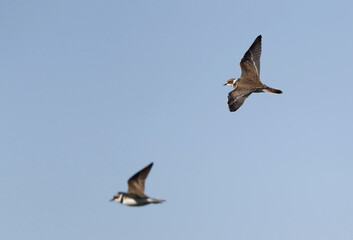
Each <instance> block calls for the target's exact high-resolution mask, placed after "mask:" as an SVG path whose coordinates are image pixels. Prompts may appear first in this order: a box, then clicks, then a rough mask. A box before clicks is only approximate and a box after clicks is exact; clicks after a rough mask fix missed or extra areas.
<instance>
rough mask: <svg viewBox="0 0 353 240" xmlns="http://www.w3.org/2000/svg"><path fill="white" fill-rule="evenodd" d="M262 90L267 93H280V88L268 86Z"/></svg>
mask: <svg viewBox="0 0 353 240" xmlns="http://www.w3.org/2000/svg"><path fill="white" fill-rule="evenodd" d="M263 91H264V92H267V93H275V94H281V93H282V91H281V90H279V89H276V88H270V87H267V88H264V89H263Z"/></svg>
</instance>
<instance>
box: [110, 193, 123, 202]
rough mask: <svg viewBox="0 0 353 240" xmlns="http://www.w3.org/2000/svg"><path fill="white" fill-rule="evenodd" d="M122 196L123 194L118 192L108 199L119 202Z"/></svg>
mask: <svg viewBox="0 0 353 240" xmlns="http://www.w3.org/2000/svg"><path fill="white" fill-rule="evenodd" d="M122 197H123V194H122V193H121V192H118V193H117V194H115V195H114V197H113V198H112V199H111V200H110V201H111V202H113V201H114V202H120V201H121V198H122Z"/></svg>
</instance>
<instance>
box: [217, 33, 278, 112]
mask: <svg viewBox="0 0 353 240" xmlns="http://www.w3.org/2000/svg"><path fill="white" fill-rule="evenodd" d="M261 38H262V37H261V35H259V36H258V37H257V38H256V39H255V41H254V42H253V44H251V46H250V48H249V49H248V51H246V53H245V54H244V56H243V58H242V59H241V61H240V68H241V76H240V78H230V79H229V80H228V81H227V82H226V83H225V84H224V86H225V85H228V86H231V87H233V88H234V90H233V91H231V92H229V94H228V106H229V111H231V112H235V111H236V110H238V108H240V107H241V105H243V103H244V101H245V99H246V98H247V97H249V96H250V94H252V93H253V92H255V93H258V92H268V93H276V94H281V93H282V91H281V90H279V89H275V88H271V87H268V86H266V85H265V84H263V83H262V82H261V81H260V57H261Z"/></svg>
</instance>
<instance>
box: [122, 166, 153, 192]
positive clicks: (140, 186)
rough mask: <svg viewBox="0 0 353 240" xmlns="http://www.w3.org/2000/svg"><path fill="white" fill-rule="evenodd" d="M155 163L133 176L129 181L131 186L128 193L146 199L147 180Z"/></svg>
mask: <svg viewBox="0 0 353 240" xmlns="http://www.w3.org/2000/svg"><path fill="white" fill-rule="evenodd" d="M152 166H153V163H151V164H149V165H148V166H147V167H145V168H144V169H142V170H141V171H139V172H137V173H136V174H135V175H134V176H132V177H131V178H130V179H129V180H128V181H127V184H128V186H129V188H128V191H127V192H128V193H132V194H136V195H138V196H140V197H146V195H145V179H146V178H147V176H148V173H149V172H150V170H151V168H152Z"/></svg>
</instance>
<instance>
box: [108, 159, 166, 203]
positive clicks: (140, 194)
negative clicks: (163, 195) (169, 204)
mask: <svg viewBox="0 0 353 240" xmlns="http://www.w3.org/2000/svg"><path fill="white" fill-rule="evenodd" d="M152 166H153V163H150V164H149V165H148V166H146V167H145V168H144V169H142V170H140V171H139V172H137V173H135V175H133V176H132V177H131V178H130V179H129V180H128V181H127V184H128V186H129V188H128V190H127V193H125V192H118V193H117V194H115V195H114V197H113V199H111V200H110V201H114V202H119V203H122V204H124V205H128V206H144V205H147V204H150V203H161V202H164V201H165V200H158V199H155V198H150V197H148V196H147V195H145V179H146V178H147V176H148V173H149V172H150V170H151V168H152Z"/></svg>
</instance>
